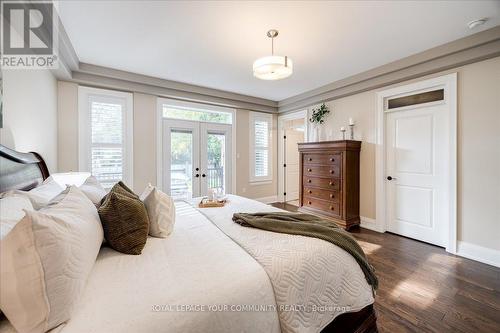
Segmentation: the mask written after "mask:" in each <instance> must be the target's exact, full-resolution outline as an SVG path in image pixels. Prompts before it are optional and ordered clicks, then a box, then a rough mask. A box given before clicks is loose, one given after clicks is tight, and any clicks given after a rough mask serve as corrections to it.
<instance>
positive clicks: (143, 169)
mask: <svg viewBox="0 0 500 333" xmlns="http://www.w3.org/2000/svg"><path fill="white" fill-rule="evenodd" d="M156 102H157V99H156V97H155V96H153V95H146V94H139V93H134V190H135V191H136V192H138V193H140V191H142V190H144V188H145V187H146V185H147V184H148V183H151V184H153V185H154V184H156V163H157V162H156V115H157V111H156V107H157V104H156Z"/></svg>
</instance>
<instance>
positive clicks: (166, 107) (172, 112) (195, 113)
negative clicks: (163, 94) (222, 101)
mask: <svg viewBox="0 0 500 333" xmlns="http://www.w3.org/2000/svg"><path fill="white" fill-rule="evenodd" d="M160 103H161V111H162V117H164V118H172V119H181V120H191V121H202V122H208V123H219V124H232V123H233V114H232V112H231V111H229V110H228V111H224V109H223V108H220V107H213V106H210V105H203V104H197V103H190V102H182V101H173V100H160Z"/></svg>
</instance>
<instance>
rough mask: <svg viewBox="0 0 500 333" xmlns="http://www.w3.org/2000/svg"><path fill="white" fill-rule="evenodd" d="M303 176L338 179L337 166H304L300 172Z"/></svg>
mask: <svg viewBox="0 0 500 333" xmlns="http://www.w3.org/2000/svg"><path fill="white" fill-rule="evenodd" d="M302 172H303V175H304V176H309V175H311V176H329V177H340V166H339V165H329V166H328V165H304V169H303V170H302Z"/></svg>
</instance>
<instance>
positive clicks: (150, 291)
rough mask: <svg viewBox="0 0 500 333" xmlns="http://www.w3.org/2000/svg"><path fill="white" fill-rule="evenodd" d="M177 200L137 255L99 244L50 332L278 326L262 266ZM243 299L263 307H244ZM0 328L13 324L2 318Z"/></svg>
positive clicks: (157, 332)
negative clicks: (164, 229) (81, 284)
mask: <svg viewBox="0 0 500 333" xmlns="http://www.w3.org/2000/svg"><path fill="white" fill-rule="evenodd" d="M176 206H177V207H176V208H177V216H176V224H175V229H174V231H173V233H172V234H171V235H170V236H169V237H168V238H166V239H161V238H151V237H150V238H149V239H148V241H147V243H146V247H145V248H144V250H143V252H142V254H141V255H140V256H133V255H124V254H121V253H118V252H116V251H114V250H111V249H110V248H107V247H104V248H102V249H101V252H100V253H99V256H98V258H97V262H96V264H95V266H94V269H93V271H92V273H91V275H90V278H89V281H88V284H87V287H86V290H85V293H84V296H83V299H82V301H81V302H80V304H79V306H77V310H76V311H75V313H74V315H73V316H72V318H71V320H70V321H68V322H67V324H65V325H63V327H58V328H56V329H55V331H57V332H58V333H59V332H62V333H92V332H98V333H115V332H116V333H128V332H130V333H135V332H144V333H149V332H151V333H161V332H168V333H185V332H186V333H189V332H214V333H216V332H280V326H279V319H278V315H277V313H276V311H275V310H273V309H272V306H274V307H276V303H275V300H274V294H273V289H272V285H271V283H270V281H269V278H268V276H267V275H266V272H265V271H264V269H263V268H262V266H261V265H260V264H259V263H257V262H256V261H255V260H254V259H253V258H252V257H251V256H250V255H249V254H248V253H246V252H245V251H244V250H243V249H242V248H241V247H240V246H238V245H237V244H236V243H234V242H233V241H232V240H230V239H229V238H228V237H227V236H226V235H224V234H223V233H221V232H220V231H219V229H217V227H216V226H215V225H213V224H212V223H211V222H210V221H208V220H207V219H206V218H205V217H204V216H203V215H201V214H200V213H198V212H197V211H196V210H195V209H194V208H192V207H191V206H190V205H188V204H187V203H178V204H177V205H176ZM215 305H218V306H219V307H217V308H216V311H211V310H213V309H209V308H208V306H215ZM241 305H257V306H262V307H261V310H264V311H252V312H243V311H240V310H241V308H240V306H241ZM189 306H193V308H191V309H190V308H188V307H189ZM201 306H204V308H202V307H201ZM223 306H228V310H227V311H223ZM231 306H232V307H233V308H231ZM194 307H197V308H194ZM0 332H2V333H6V332H15V330H14V329H13V328H12V326H11V325H10V324H9V323H8V321H7V320H1V321H0Z"/></svg>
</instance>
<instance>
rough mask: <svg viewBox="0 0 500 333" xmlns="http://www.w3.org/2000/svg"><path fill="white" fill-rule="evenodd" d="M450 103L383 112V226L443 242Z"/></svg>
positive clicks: (422, 239)
mask: <svg viewBox="0 0 500 333" xmlns="http://www.w3.org/2000/svg"><path fill="white" fill-rule="evenodd" d="M448 117H449V107H448V104H447V103H445V102H444V101H443V102H441V103H437V104H436V103H434V104H429V105H428V106H422V105H421V106H414V107H405V108H404V110H401V111H389V112H386V153H387V156H386V182H387V187H386V189H387V192H386V194H387V198H386V203H387V210H386V211H387V219H388V223H387V230H388V231H391V232H394V233H397V234H400V235H403V236H407V237H410V238H414V239H418V240H421V241H424V242H428V243H432V244H435V245H438V246H445V245H446V240H447V232H448V220H449V210H448V207H449V177H448V173H447V170H449V166H450V161H449V156H450V154H449V151H448V148H447V147H449V137H450V135H449V130H450V129H449V125H448V123H449V122H448Z"/></svg>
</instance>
